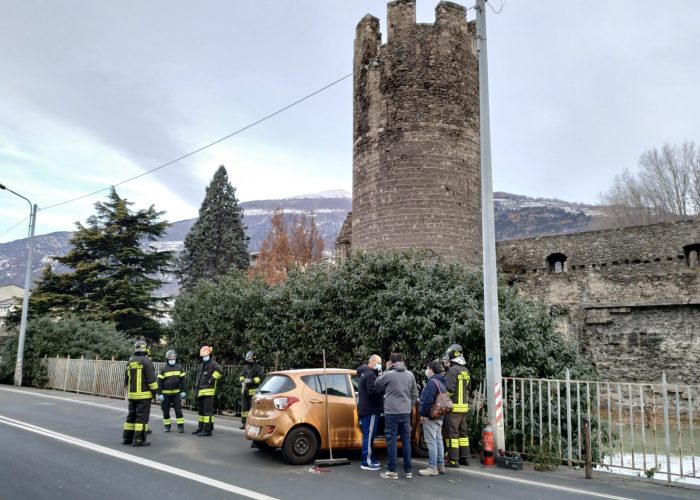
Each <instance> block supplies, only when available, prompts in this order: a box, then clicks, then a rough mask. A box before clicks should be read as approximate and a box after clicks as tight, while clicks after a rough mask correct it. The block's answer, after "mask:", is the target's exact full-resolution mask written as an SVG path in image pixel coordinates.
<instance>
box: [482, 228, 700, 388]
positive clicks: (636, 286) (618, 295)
mask: <svg viewBox="0 0 700 500" xmlns="http://www.w3.org/2000/svg"><path fill="white" fill-rule="evenodd" d="M698 244H700V220H692V221H681V222H675V223H664V224H654V225H650V226H640V227H631V228H625V229H616V230H606V231H591V232H586V233H578V234H568V235H559V236H547V237H541V238H532V239H524V240H511V241H502V242H498V243H497V244H496V252H497V255H498V263H499V266H500V268H501V270H502V271H504V272H505V273H506V275H507V277H508V280H509V281H510V282H512V283H516V284H517V286H518V287H519V288H520V289H521V290H522V291H523V292H524V293H525V294H526V295H528V296H530V297H535V298H539V299H541V300H543V301H544V302H545V303H547V304H549V305H551V306H552V311H553V312H554V314H555V315H556V318H557V325H558V329H559V331H560V332H561V333H562V334H563V335H564V336H566V337H568V338H570V339H574V340H578V342H579V343H580V345H581V350H582V352H583V353H585V354H587V356H588V357H590V359H592V360H593V361H594V362H595V363H596V364H597V366H598V367H599V368H600V369H601V371H602V372H603V373H604V374H605V373H607V374H608V375H609V377H610V378H612V379H614V380H618V379H619V380H644V381H648V380H658V379H659V378H660V373H661V371H662V370H666V372H667V374H675V375H677V376H678V377H681V379H680V380H686V378H685V374H687V375H688V376H691V377H693V380H692V381H693V382H694V383H700V370H698V369H695V370H690V369H689V365H688V364H687V360H685V355H684V353H688V354H692V353H695V354H694V356H695V361H694V363H695V364H697V359H698V358H697V355H698V354H700V344H699V343H700V330H698V327H697V326H696V325H697V324H698V321H697V319H698V308H699V307H700V306H699V305H698V302H697V301H698V300H699V299H700V266H698V262H697V257H696V256H697V254H692V252H691V251H690V250H691V249H692V248H697V247H694V246H692V245H698ZM553 254H561V256H565V257H566V260H565V261H564V265H563V267H562V270H563V272H554V269H552V265H551V263H550V262H549V261H548V260H547V257H548V256H550V255H553ZM561 256H560V257H559V260H560V261H561V260H563V257H561ZM649 346H656V348H654V349H652V348H650V347H649ZM652 353H653V354H652ZM615 359H617V360H618V362H617V363H615V361H614V360H615ZM670 378H671V376H670V375H669V379H670ZM675 380H679V379H678V378H675Z"/></svg>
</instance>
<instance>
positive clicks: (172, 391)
mask: <svg viewBox="0 0 700 500" xmlns="http://www.w3.org/2000/svg"><path fill="white" fill-rule="evenodd" d="M161 392H162V393H163V394H180V389H163V390H162V391H161Z"/></svg>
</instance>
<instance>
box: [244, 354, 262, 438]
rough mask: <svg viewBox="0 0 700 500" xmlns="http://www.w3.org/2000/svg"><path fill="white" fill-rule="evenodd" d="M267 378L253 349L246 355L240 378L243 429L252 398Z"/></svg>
mask: <svg viewBox="0 0 700 500" xmlns="http://www.w3.org/2000/svg"><path fill="white" fill-rule="evenodd" d="M264 378H265V369H264V368H263V367H262V365H261V364H260V363H258V361H257V359H256V358H255V353H254V352H253V351H248V353H247V354H246V355H245V366H244V367H243V370H241V376H240V377H239V380H240V382H241V427H240V428H241V429H245V422H246V420H247V419H248V412H250V408H251V404H250V403H251V400H252V399H253V396H254V395H255V391H257V390H258V387H259V386H260V382H262V379H264Z"/></svg>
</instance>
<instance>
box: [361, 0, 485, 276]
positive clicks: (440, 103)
mask: <svg viewBox="0 0 700 500" xmlns="http://www.w3.org/2000/svg"><path fill="white" fill-rule="evenodd" d="M387 30H388V33H387V43H386V44H383V45H382V43H381V33H380V31H379V20H378V19H377V18H375V17H373V16H371V15H369V14H368V15H366V16H365V17H364V18H363V19H362V20H361V21H360V22H359V24H358V25H357V32H356V37H355V54H354V71H355V74H354V102H353V120H354V123H353V208H352V226H351V228H348V229H351V234H352V248H356V249H361V250H369V251H371V250H376V249H383V248H393V249H408V248H417V249H424V250H427V251H428V252H430V253H432V254H435V255H440V256H444V257H447V258H450V259H458V260H462V261H464V262H466V263H467V264H469V265H472V266H475V267H477V266H480V265H481V191H480V189H481V174H480V167H479V165H480V164H479V92H478V66H477V56H476V41H475V38H474V31H475V29H474V25H473V23H467V18H466V10H465V8H464V7H463V6H461V5H458V4H455V3H452V2H440V3H439V4H438V6H437V7H436V9H435V23H434V24H417V23H416V2H415V0H394V1H392V2H389V4H388V27H387Z"/></svg>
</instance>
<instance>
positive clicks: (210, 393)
mask: <svg viewBox="0 0 700 500" xmlns="http://www.w3.org/2000/svg"><path fill="white" fill-rule="evenodd" d="M215 391H216V389H214V388H213V387H212V388H211V389H200V390H199V392H198V393H197V396H213V395H214V393H215Z"/></svg>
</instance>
